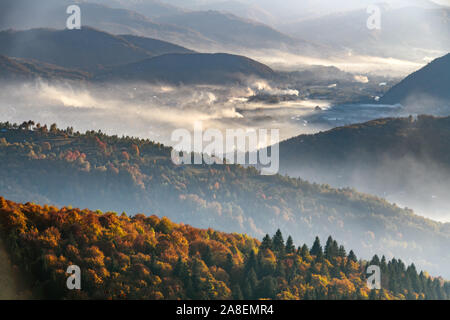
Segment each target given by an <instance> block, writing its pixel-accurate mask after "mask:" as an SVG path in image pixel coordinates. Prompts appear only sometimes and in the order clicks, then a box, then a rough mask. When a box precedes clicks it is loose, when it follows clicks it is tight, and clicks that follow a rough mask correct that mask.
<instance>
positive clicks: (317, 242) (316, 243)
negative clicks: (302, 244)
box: [310, 237, 323, 256]
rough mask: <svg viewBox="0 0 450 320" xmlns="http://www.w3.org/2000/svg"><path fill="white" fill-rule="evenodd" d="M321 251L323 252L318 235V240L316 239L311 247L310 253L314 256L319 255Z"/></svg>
mask: <svg viewBox="0 0 450 320" xmlns="http://www.w3.org/2000/svg"><path fill="white" fill-rule="evenodd" d="M319 252H320V253H322V254H323V251H322V246H321V244H320V239H319V237H316V240H314V244H313V246H312V248H311V252H310V253H311V254H312V255H314V256H317V255H318V254H319Z"/></svg>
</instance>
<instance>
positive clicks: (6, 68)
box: [0, 55, 90, 81]
mask: <svg viewBox="0 0 450 320" xmlns="http://www.w3.org/2000/svg"><path fill="white" fill-rule="evenodd" d="M34 78H43V79H48V80H52V79H62V78H64V79H70V80H87V79H89V78H90V74H89V73H87V72H82V71H78V70H71V69H65V68H62V67H59V66H55V65H51V64H47V63H43V62H40V61H35V60H25V59H18V58H9V57H6V56H3V55H0V79H2V80H8V81H14V80H30V79H34Z"/></svg>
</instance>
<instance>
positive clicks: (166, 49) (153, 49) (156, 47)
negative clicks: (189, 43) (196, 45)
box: [119, 35, 195, 57]
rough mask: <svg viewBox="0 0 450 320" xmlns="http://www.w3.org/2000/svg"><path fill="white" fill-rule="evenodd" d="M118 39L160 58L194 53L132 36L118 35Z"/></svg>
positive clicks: (182, 48)
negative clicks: (167, 55) (164, 55)
mask: <svg viewBox="0 0 450 320" xmlns="http://www.w3.org/2000/svg"><path fill="white" fill-rule="evenodd" d="M119 37H120V38H122V39H125V40H126V41H127V42H129V43H131V44H133V45H135V46H136V47H139V48H142V49H144V50H146V51H147V52H148V53H149V54H150V55H151V56H154V57H156V56H160V55H163V54H168V53H195V51H193V50H190V49H186V48H184V47H181V46H178V45H176V44H173V43H170V42H166V41H161V40H156V39H151V38H146V37H139V36H133V35H119Z"/></svg>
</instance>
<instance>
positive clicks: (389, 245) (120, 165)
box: [0, 122, 450, 277]
mask: <svg viewBox="0 0 450 320" xmlns="http://www.w3.org/2000/svg"><path fill="white" fill-rule="evenodd" d="M171 152H172V150H171V148H167V147H165V146H163V145H161V144H158V143H153V142H150V141H148V140H140V139H135V138H130V137H123V138H119V137H117V136H107V135H105V134H103V133H101V132H95V131H88V132H86V133H85V134H81V133H78V132H75V131H74V130H73V129H72V128H68V129H67V130H58V129H57V127H56V125H52V126H51V127H50V128H48V127H47V126H43V125H38V124H36V125H35V126H33V122H25V123H23V124H22V125H14V124H10V123H3V124H1V125H0V161H1V163H2V166H0V194H2V195H3V196H4V197H7V198H9V199H12V200H14V201H22V202H25V201H32V202H35V203H41V204H44V203H47V204H52V205H59V206H61V205H63V204H66V205H72V206H74V207H82V208H95V209H100V210H103V211H116V212H119V213H120V212H123V211H128V212H133V213H134V212H142V213H146V214H156V215H158V216H166V217H168V218H169V219H172V220H174V221H176V222H184V223H189V224H191V225H193V226H195V227H199V228H210V227H212V228H217V229H220V230H221V231H225V232H240V233H247V234H249V235H251V236H255V237H258V238H260V237H262V236H263V235H264V234H265V233H273V230H276V229H278V228H279V229H281V231H282V232H283V233H284V234H291V235H292V237H293V240H294V241H295V242H296V243H305V242H309V241H310V239H312V238H314V237H315V236H316V235H318V236H320V237H321V238H326V237H328V236H329V235H332V236H333V238H335V239H336V240H337V241H339V242H341V243H342V244H344V245H345V246H349V245H351V247H353V249H354V250H356V251H357V252H359V254H360V255H361V256H362V257H363V258H364V257H365V258H367V259H368V258H369V257H371V256H373V255H374V254H384V255H386V256H387V257H388V258H392V257H394V256H395V257H397V258H401V259H402V260H404V261H405V262H407V263H408V264H409V263H412V262H414V263H417V267H419V268H422V269H426V270H427V271H429V272H430V273H432V274H439V275H442V276H444V277H450V273H449V270H448V268H447V267H446V266H448V265H449V263H450V255H449V253H448V250H446V248H448V246H449V245H450V224H444V223H439V222H435V221H433V220H430V219H425V218H423V217H420V216H417V215H415V214H414V213H413V212H412V210H409V209H401V208H399V207H398V206H396V205H392V204H390V203H388V202H387V201H385V200H382V199H380V198H377V197H373V196H369V195H366V194H361V193H358V192H356V191H354V190H351V189H334V188H331V187H330V186H326V185H317V184H311V183H308V182H306V181H304V180H301V179H293V178H289V177H286V176H280V175H274V176H263V175H261V174H260V173H259V172H258V171H257V170H255V169H254V168H247V169H246V168H243V167H241V166H237V165H213V166H209V165H184V166H176V165H174V164H173V162H172V160H171ZM445 190H448V189H445Z"/></svg>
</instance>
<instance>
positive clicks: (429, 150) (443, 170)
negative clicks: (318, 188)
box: [280, 116, 450, 221]
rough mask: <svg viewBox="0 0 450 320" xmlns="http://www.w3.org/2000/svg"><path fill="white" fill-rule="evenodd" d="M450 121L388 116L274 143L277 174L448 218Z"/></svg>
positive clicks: (446, 219) (435, 216)
mask: <svg viewBox="0 0 450 320" xmlns="http://www.w3.org/2000/svg"><path fill="white" fill-rule="evenodd" d="M449 150H450V117H442V118H438V117H436V118H435V117H432V116H419V117H418V118H417V119H415V118H413V117H409V118H388V119H378V120H373V121H370V122H367V123H363V124H354V125H349V126H344V127H339V128H335V129H332V130H329V131H326V132H321V133H317V134H313V135H301V136H298V137H295V138H292V139H289V140H286V141H283V142H281V143H280V154H281V155H282V156H281V159H280V171H281V172H283V173H287V174H289V175H291V176H300V177H302V178H303V179H308V180H310V181H315V182H318V183H329V184H331V185H332V186H335V187H353V188H357V190H361V191H363V192H367V193H370V194H376V195H379V196H382V197H383V198H387V199H388V200H389V201H393V202H396V203H400V204H402V205H403V206H408V207H410V208H411V207H412V208H414V209H415V211H416V212H419V213H420V214H422V215H426V216H428V217H432V218H435V219H442V220H444V221H449V220H450V215H449V213H448V207H449V205H450V202H449V201H448V197H447V195H446V194H447V190H448V189H449V188H450V182H449V181H450V152H449Z"/></svg>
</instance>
